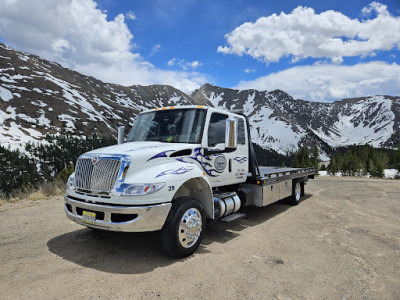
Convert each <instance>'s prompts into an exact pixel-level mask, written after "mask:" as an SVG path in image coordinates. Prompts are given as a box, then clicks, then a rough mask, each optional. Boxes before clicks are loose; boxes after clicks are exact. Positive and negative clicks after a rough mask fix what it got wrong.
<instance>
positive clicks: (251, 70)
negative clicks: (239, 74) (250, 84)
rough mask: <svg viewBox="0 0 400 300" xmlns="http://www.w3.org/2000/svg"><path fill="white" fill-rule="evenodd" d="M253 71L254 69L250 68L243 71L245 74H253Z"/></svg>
mask: <svg viewBox="0 0 400 300" xmlns="http://www.w3.org/2000/svg"><path fill="white" fill-rule="evenodd" d="M255 71H256V69H250V68H246V69H244V72H245V73H254V72H255Z"/></svg>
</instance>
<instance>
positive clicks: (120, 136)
mask: <svg viewBox="0 0 400 300" xmlns="http://www.w3.org/2000/svg"><path fill="white" fill-rule="evenodd" d="M124 135H125V126H119V127H118V145H120V144H123V143H124Z"/></svg>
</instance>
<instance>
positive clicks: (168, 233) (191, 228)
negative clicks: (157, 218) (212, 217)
mask: <svg viewBox="0 0 400 300" xmlns="http://www.w3.org/2000/svg"><path fill="white" fill-rule="evenodd" d="M205 228H206V215H205V213H204V209H203V206H202V205H201V203H200V202H198V201H197V200H195V199H193V198H190V197H181V198H178V199H175V200H174V202H173V203H172V208H171V211H170V212H169V215H168V218H167V220H166V222H165V224H164V227H163V228H162V230H161V244H162V246H163V248H164V250H165V251H166V252H167V253H168V254H169V255H171V256H175V257H185V256H188V255H191V254H193V253H194V252H195V251H196V249H197V248H198V247H199V245H200V242H201V239H202V237H203V233H204V230H205Z"/></svg>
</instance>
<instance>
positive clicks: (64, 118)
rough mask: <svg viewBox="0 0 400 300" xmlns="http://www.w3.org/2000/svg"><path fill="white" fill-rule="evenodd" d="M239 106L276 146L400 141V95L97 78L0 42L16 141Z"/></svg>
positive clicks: (3, 105) (6, 118)
mask: <svg viewBox="0 0 400 300" xmlns="http://www.w3.org/2000/svg"><path fill="white" fill-rule="evenodd" d="M187 104H197V105H210V106H212V105H214V106H216V107H221V108H224V109H229V110H230V109H244V111H245V113H246V114H247V115H248V116H249V118H250V122H251V126H252V128H251V133H252V137H253V140H254V141H255V142H256V143H257V144H259V145H260V146H262V147H264V148H270V149H273V150H275V151H277V152H278V153H281V154H287V153H292V152H294V151H296V150H297V149H298V146H299V145H308V146H313V145H318V147H319V148H320V149H321V150H322V152H324V153H328V154H329V153H330V152H331V151H332V148H333V147H338V146H347V145H352V144H365V143H369V144H372V145H374V146H376V147H382V146H384V147H397V146H398V145H399V144H400V97H391V96H374V97H364V98H357V99H345V100H341V101H337V102H334V103H323V102H322V103H317V102H308V101H303V100H295V99H293V98H292V97H291V96H290V95H288V94H287V93H285V92H283V91H280V90H275V91H270V92H268V91H257V90H243V91H239V90H233V89H226V88H220V87H216V86H212V85H209V84H206V85H204V86H202V87H201V88H200V89H198V90H196V91H194V92H193V93H192V94H191V95H187V94H185V93H183V92H181V91H179V90H177V89H175V88H173V87H171V86H167V85H151V86H131V87H124V86H120V85H115V84H108V83H103V82H101V81H99V80H97V79H95V78H93V77H88V76H84V75H82V74H79V73H77V72H75V71H72V70H70V69H67V68H64V67H62V66H61V65H59V64H57V63H54V62H50V61H47V60H44V59H42V58H40V57H38V56H34V55H30V54H26V53H23V52H19V51H16V50H14V49H12V48H10V47H8V46H6V45H4V44H1V43H0V142H1V145H2V146H8V145H10V146H11V148H12V149H17V148H19V149H22V148H23V146H24V144H25V143H26V142H28V141H31V142H35V141H42V140H43V138H44V137H45V135H46V133H52V134H55V133H62V132H63V133H71V134H73V135H75V136H82V135H91V134H93V133H96V134H97V135H98V136H109V135H110V134H115V130H116V128H117V126H119V125H125V126H128V127H129V126H130V125H132V123H133V121H134V119H135V117H136V115H137V114H138V113H139V112H140V111H142V110H146V109H150V108H154V107H162V106H171V105H187Z"/></svg>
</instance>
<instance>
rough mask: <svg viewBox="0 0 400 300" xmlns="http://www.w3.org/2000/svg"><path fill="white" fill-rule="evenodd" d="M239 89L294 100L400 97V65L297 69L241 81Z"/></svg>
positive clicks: (317, 66)
mask: <svg viewBox="0 0 400 300" xmlns="http://www.w3.org/2000/svg"><path fill="white" fill-rule="evenodd" d="M236 88H238V89H259V90H275V89H280V90H283V91H285V92H287V93H289V94H290V95H291V96H292V97H293V98H296V99H304V100H310V101H332V100H338V99H343V98H352V97H361V96H368V95H400V65H398V64H396V63H392V64H387V63H384V62H370V63H365V64H357V65H354V66H344V65H333V64H316V65H313V66H297V67H293V68H290V69H287V70H284V71H281V72H278V73H273V74H270V75H267V76H264V77H260V78H258V79H256V80H252V81H241V82H240V83H239V84H238V86H237V87H236Z"/></svg>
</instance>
